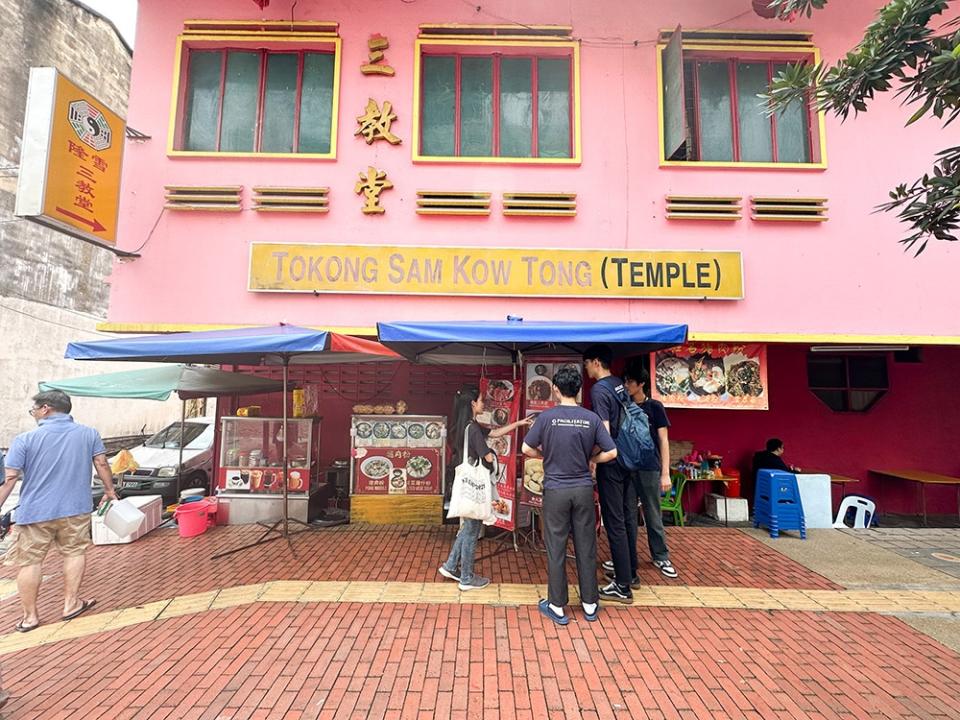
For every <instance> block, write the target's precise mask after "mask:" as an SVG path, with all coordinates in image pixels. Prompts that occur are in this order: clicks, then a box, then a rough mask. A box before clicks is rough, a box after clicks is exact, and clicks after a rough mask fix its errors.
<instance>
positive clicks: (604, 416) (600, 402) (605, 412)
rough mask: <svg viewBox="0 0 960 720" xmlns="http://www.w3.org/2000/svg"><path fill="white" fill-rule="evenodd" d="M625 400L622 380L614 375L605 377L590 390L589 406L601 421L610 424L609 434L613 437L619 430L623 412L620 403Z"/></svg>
mask: <svg viewBox="0 0 960 720" xmlns="http://www.w3.org/2000/svg"><path fill="white" fill-rule="evenodd" d="M627 399H628V396H627V391H626V389H625V388H624V387H623V380H621V379H620V378H618V377H617V376H616V375H607V377H605V378H601V379H600V380H597V381H596V382H595V383H594V384H593V387H592V388H590V405H591V406H592V408H593V411H594V412H595V413H596V414H597V415H599V416H600V419H601V420H606V421H607V422H609V423H610V434H611V435H612V436H613V437H616V436H617V431H619V429H620V413H621V412H622V410H623V408H622V407H621V405H620V403H622V402H623V403H625V402H627Z"/></svg>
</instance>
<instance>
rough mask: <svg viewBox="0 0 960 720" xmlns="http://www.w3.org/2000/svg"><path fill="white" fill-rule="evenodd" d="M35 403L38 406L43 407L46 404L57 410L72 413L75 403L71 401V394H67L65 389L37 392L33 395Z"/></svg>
mask: <svg viewBox="0 0 960 720" xmlns="http://www.w3.org/2000/svg"><path fill="white" fill-rule="evenodd" d="M32 399H33V404H34V405H35V406H36V407H43V406H44V405H46V406H48V407H50V408H53V409H54V410H56V411H57V412H61V413H66V414H68V415H69V414H70V411H71V410H73V403H72V402H70V396H69V395H67V394H66V393H65V392H64V391H63V390H47V391H46V392H42V393H37V394H36V395H34V396H33V398H32Z"/></svg>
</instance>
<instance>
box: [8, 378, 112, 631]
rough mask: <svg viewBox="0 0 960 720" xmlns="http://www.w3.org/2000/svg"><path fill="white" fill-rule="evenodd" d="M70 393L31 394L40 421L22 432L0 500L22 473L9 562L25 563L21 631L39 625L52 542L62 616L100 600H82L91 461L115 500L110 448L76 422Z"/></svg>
mask: <svg viewBox="0 0 960 720" xmlns="http://www.w3.org/2000/svg"><path fill="white" fill-rule="evenodd" d="M72 409H73V405H72V403H71V402H70V397H69V396H68V395H67V394H66V393H64V392H61V391H59V390H51V391H48V392H42V393H40V394H38V395H34V396H33V407H32V408H30V410H29V412H30V415H31V416H32V417H33V419H34V420H36V421H37V427H36V428H35V429H34V430H31V431H29V432H25V433H22V434H20V435H17V437H15V438H14V439H13V442H12V443H11V444H10V450H9V451H8V452H7V457H6V468H5V470H4V480H5V482H4V484H3V486H0V505H3V503H4V502H5V501H6V499H7V498H8V497H9V495H10V493H11V492H12V491H13V487H14V485H16V483H17V480H21V481H22V482H21V487H20V504H19V506H18V507H17V511H16V514H15V520H16V525H14V531H13V532H14V536H13V544H12V545H11V546H10V549H9V550H8V551H7V555H6V558H5V560H4V564H5V565H15V566H18V567H19V568H20V571H19V572H18V573H17V592H18V594H19V595H20V604H21V605H22V606H23V617H22V618H21V620H20V622H18V623H17V625H16V628H15V629H16V630H17V631H18V632H29V631H31V630H34V629H35V628H37V627H39V625H40V617H39V615H38V614H37V595H38V593H39V592H40V581H41V578H42V574H41V566H42V564H43V559H44V557H46V554H47V551H48V550H49V549H50V546H51V545H56V546H57V549H58V550H59V552H60V554H61V555H62V556H63V582H64V593H63V595H64V597H63V619H64V620H69V619H70V618H74V617H76V616H77V615H80V614H81V613H83V612H85V611H86V610H88V609H90V608H91V607H93V605H94V604H95V603H96V601H95V600H81V599H80V582H81V581H82V580H83V568H84V564H85V559H84V553H86V551H87V548H88V547H89V546H90V513H91V512H92V511H93V499H92V496H91V492H90V463H91V462H92V463H93V466H94V467H95V468H96V471H97V476H98V477H99V478H100V480H101V481H102V482H103V488H104V494H103V501H101V504H102V503H103V502H106V501H107V500H116V499H117V494H116V491H115V490H114V487H113V475H112V473H111V472H110V466H109V464H108V463H107V456H106V452H107V451H106V448H104V446H103V440H101V439H100V434H99V433H98V432H97V431H96V430H94V429H93V428H89V427H86V426H84V425H80V424H79V423H75V422H74V421H73V418H72V417H71V416H70V411H71V410H72Z"/></svg>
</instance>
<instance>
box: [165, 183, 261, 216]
mask: <svg viewBox="0 0 960 720" xmlns="http://www.w3.org/2000/svg"><path fill="white" fill-rule="evenodd" d="M163 189H164V190H165V191H166V192H165V195H164V201H165V202H164V205H163V207H164V208H165V209H167V210H178V211H180V210H189V211H203V212H240V210H241V209H242V207H241V205H240V193H241V192H242V191H243V185H164V186H163Z"/></svg>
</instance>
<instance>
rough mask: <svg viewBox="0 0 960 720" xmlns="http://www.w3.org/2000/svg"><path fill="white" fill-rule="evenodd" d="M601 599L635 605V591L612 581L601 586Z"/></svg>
mask: <svg viewBox="0 0 960 720" xmlns="http://www.w3.org/2000/svg"><path fill="white" fill-rule="evenodd" d="M600 599H601V600H605V601H607V602H618V603H623V604H624V605H633V593H632V592H631V591H630V588H628V587H622V586H620V585H617V583H616V582H612V583H610V584H609V585H604V586H603V587H602V588H600Z"/></svg>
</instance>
